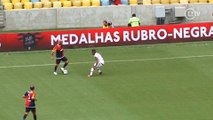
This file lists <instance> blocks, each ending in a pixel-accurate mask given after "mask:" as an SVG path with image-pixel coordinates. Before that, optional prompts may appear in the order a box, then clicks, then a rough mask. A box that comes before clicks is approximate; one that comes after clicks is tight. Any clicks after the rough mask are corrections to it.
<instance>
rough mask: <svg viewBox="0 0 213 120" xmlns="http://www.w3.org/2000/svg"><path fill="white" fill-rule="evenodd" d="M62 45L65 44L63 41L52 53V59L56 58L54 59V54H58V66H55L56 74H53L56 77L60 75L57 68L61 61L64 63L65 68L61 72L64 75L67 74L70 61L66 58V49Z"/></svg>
mask: <svg viewBox="0 0 213 120" xmlns="http://www.w3.org/2000/svg"><path fill="white" fill-rule="evenodd" d="M62 43H63V41H62V40H59V41H58V44H57V45H55V46H54V48H53V50H52V52H51V56H52V59H53V58H54V57H53V55H54V53H56V64H55V68H54V72H53V74H54V75H58V73H57V72H56V71H57V68H58V66H59V64H60V62H61V61H63V62H64V66H63V67H62V68H61V71H62V72H63V73H64V74H66V73H67V70H65V67H66V66H67V65H68V63H69V61H68V59H67V58H66V57H65V56H64V49H63V47H62Z"/></svg>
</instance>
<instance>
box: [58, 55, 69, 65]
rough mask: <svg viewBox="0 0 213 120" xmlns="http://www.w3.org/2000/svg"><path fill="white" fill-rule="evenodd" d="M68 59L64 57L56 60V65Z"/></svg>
mask: <svg viewBox="0 0 213 120" xmlns="http://www.w3.org/2000/svg"><path fill="white" fill-rule="evenodd" d="M67 60H68V59H67V58H66V57H63V58H61V59H56V64H60V62H61V61H63V62H66V61H67Z"/></svg>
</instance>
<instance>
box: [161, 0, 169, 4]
mask: <svg viewBox="0 0 213 120" xmlns="http://www.w3.org/2000/svg"><path fill="white" fill-rule="evenodd" d="M160 3H161V4H169V0H161V1H160Z"/></svg>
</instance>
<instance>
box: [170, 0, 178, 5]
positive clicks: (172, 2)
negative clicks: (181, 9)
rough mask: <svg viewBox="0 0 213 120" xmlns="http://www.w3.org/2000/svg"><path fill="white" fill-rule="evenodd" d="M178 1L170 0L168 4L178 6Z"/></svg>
mask: <svg viewBox="0 0 213 120" xmlns="http://www.w3.org/2000/svg"><path fill="white" fill-rule="evenodd" d="M179 3H180V0H170V4H179Z"/></svg>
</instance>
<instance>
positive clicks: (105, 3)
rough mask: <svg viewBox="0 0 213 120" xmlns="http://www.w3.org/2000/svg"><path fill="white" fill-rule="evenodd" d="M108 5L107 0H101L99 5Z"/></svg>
mask: <svg viewBox="0 0 213 120" xmlns="http://www.w3.org/2000/svg"><path fill="white" fill-rule="evenodd" d="M107 5H110V3H109V0H101V6H107Z"/></svg>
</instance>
